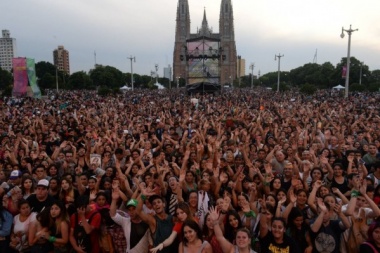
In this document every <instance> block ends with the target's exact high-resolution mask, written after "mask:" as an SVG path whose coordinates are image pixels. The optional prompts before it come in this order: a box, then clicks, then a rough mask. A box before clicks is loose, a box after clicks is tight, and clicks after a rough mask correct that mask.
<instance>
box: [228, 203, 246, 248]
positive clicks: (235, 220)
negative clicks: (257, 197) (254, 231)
mask: <svg viewBox="0 0 380 253" xmlns="http://www.w3.org/2000/svg"><path fill="white" fill-rule="evenodd" d="M226 216H227V222H226V224H225V226H224V228H225V229H224V233H225V237H226V239H227V240H228V241H229V242H231V243H232V244H236V242H235V239H236V233H237V231H238V230H239V229H240V228H242V227H243V224H242V222H241V219H240V216H239V213H238V212H236V211H235V210H229V211H227V214H226Z"/></svg>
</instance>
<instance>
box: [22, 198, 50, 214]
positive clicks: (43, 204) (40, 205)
mask: <svg viewBox="0 0 380 253" xmlns="http://www.w3.org/2000/svg"><path fill="white" fill-rule="evenodd" d="M26 200H27V201H28V202H29V205H30V208H31V211H32V212H37V213H40V212H41V211H42V210H43V209H45V208H47V207H51V205H53V203H54V198H53V197H52V196H50V195H48V197H47V198H46V199H45V200H44V201H39V200H38V199H37V197H36V194H32V195H30V196H29V197H28V198H27V199H26Z"/></svg>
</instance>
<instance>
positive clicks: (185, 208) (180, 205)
mask: <svg viewBox="0 0 380 253" xmlns="http://www.w3.org/2000/svg"><path fill="white" fill-rule="evenodd" d="M177 209H181V210H182V211H184V212H185V213H186V215H187V218H186V220H188V219H191V218H192V215H191V211H190V207H189V205H188V204H187V203H186V202H183V201H181V202H179V203H178V204H177V205H176V207H175V210H176V215H177Z"/></svg>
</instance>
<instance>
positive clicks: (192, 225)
mask: <svg viewBox="0 0 380 253" xmlns="http://www.w3.org/2000/svg"><path fill="white" fill-rule="evenodd" d="M185 227H189V228H191V229H192V230H194V231H195V233H196V234H197V237H198V238H199V239H200V240H201V241H203V236H202V231H201V228H200V227H199V225H198V223H197V222H196V221H194V220H186V221H185V222H184V223H183V225H182V229H181V231H182V235H184V234H185V232H184V230H185ZM182 242H183V244H184V245H185V246H187V243H188V241H187V239H186V236H183V238H182Z"/></svg>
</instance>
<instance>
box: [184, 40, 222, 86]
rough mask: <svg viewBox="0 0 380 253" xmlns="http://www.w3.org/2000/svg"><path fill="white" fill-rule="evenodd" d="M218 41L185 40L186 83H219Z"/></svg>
mask: <svg viewBox="0 0 380 253" xmlns="http://www.w3.org/2000/svg"><path fill="white" fill-rule="evenodd" d="M218 49H219V42H218V41H211V40H206V39H201V40H197V41H188V42H187V55H188V66H189V79H188V84H189V85H191V84H195V83H200V82H208V83H213V84H219V72H220V71H219V60H220V59H219V52H218Z"/></svg>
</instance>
